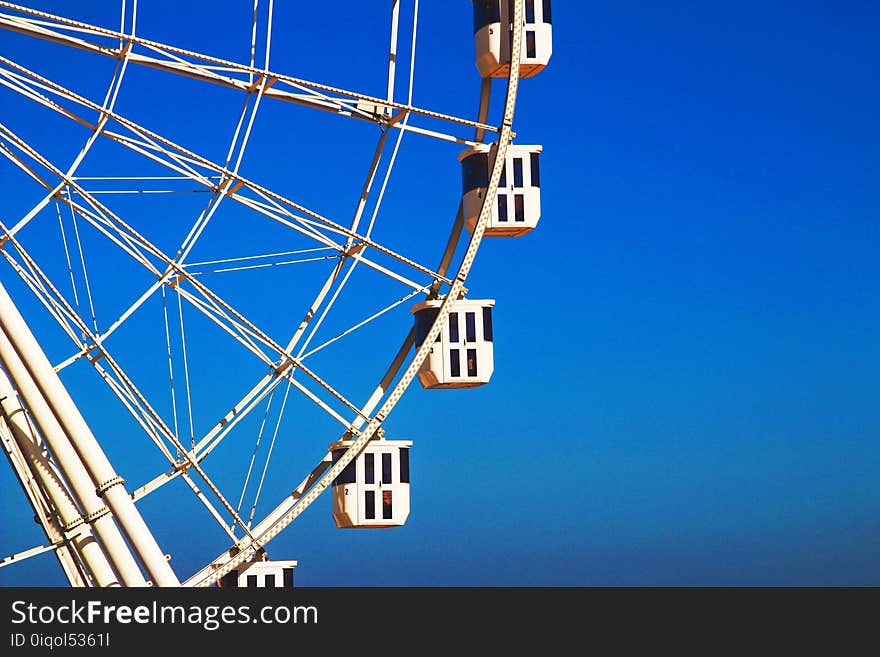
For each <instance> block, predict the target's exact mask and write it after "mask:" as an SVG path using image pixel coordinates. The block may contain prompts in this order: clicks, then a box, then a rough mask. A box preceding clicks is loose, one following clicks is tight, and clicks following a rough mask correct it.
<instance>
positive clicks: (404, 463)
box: [398, 447, 409, 484]
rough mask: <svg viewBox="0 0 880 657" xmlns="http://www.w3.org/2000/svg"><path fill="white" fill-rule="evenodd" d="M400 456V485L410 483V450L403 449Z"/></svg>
mask: <svg viewBox="0 0 880 657" xmlns="http://www.w3.org/2000/svg"><path fill="white" fill-rule="evenodd" d="M398 453H399V454H400V483H402V484H408V483H409V449H407V448H405V447H401V448H400V450H399V451H398Z"/></svg>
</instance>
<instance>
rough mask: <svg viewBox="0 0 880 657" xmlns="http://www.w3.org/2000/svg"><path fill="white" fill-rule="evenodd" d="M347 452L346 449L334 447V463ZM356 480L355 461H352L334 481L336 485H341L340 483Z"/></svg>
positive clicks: (351, 482)
mask: <svg viewBox="0 0 880 657" xmlns="http://www.w3.org/2000/svg"><path fill="white" fill-rule="evenodd" d="M343 454H345V450H344V449H334V450H333V463H334V464H335V463H336V462H337V461H338V460H339V459H340V457H341V456H342V455H343ZM355 480H356V471H355V461H354V460H353V461H351V463H349V464H348V465H347V466H345V468H344V469H343V470H342V472H340V473H339V476H338V477H336V479H335V480H334V481H333V485H334V486H339V485H340V484H353V483H354V482H355Z"/></svg>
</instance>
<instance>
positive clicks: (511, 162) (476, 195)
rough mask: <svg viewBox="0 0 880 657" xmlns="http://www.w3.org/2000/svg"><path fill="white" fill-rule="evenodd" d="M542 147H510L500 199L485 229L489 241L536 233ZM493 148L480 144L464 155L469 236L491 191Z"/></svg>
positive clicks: (464, 208) (464, 206)
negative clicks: (493, 238) (487, 194)
mask: <svg viewBox="0 0 880 657" xmlns="http://www.w3.org/2000/svg"><path fill="white" fill-rule="evenodd" d="M542 150H543V147H541V146H520V145H515V144H511V145H510V146H508V147H507V156H506V157H505V158H504V159H505V162H504V169H503V173H502V174H501V182H500V183H499V185H498V196H497V198H496V199H495V204H494V205H493V206H492V214H491V215H490V216H489V223H488V224H487V225H486V232H485V233H483V235H484V236H486V237H517V236H519V235H524V234H525V233H528V232H529V231H531V230H533V229H534V228H535V227H536V226H537V225H538V220H539V219H540V218H541V169H540V162H539V158H540V155H541V151H542ZM490 151H491V148H490V146H489V145H488V144H478V145H476V146H473V147H471V148H468V149H467V150H465V151H462V152H461V153H460V154H459V156H458V160H459V161H460V162H461V186H462V201H461V202H462V212H463V213H464V224H465V226H466V227H467V229H468V231H469V232H470V233H473V232H474V226H476V224H477V219H478V218H479V216H480V210H481V209H482V207H483V199H484V198H486V191H487V190H488V188H489V175H490V174H491V165H492V159H493V158H492V157H491V152H490Z"/></svg>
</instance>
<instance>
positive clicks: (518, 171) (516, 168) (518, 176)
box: [513, 157, 523, 187]
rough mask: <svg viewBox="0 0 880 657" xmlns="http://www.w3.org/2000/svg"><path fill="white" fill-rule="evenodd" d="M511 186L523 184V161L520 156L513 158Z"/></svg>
mask: <svg viewBox="0 0 880 657" xmlns="http://www.w3.org/2000/svg"><path fill="white" fill-rule="evenodd" d="M513 186H514V187H522V186H523V161H522V158H521V157H515V158H513Z"/></svg>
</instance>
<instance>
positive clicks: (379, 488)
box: [360, 447, 400, 524]
mask: <svg viewBox="0 0 880 657" xmlns="http://www.w3.org/2000/svg"><path fill="white" fill-rule="evenodd" d="M396 451H397V450H396V449H395V448H393V447H389V448H387V449H382V448H379V449H376V448H375V447H371V449H370V451H369V452H367V453H365V454H364V458H363V478H362V479H361V481H362V482H363V484H362V485H361V487H360V489H361V496H362V497H361V500H360V510H361V511H360V521H361V522H364V523H378V524H381V522H382V521H383V520H385V521H388V520H391V519H392V518H393V512H394V494H393V488H394V482H395V481H396V480H397V479H396V478H399V477H400V474H399V472H397V469H398V464H397V463H395V461H396V460H397V459H395V458H394V456H395V453H396Z"/></svg>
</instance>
